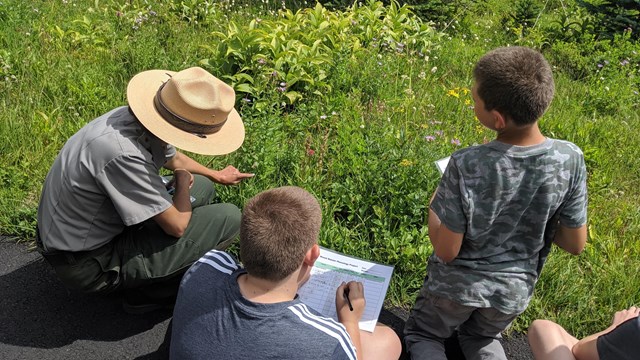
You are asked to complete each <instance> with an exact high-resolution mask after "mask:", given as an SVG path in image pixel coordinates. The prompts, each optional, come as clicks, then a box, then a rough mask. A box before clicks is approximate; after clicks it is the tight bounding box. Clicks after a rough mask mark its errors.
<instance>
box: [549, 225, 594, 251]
mask: <svg viewBox="0 0 640 360" xmlns="http://www.w3.org/2000/svg"><path fill="white" fill-rule="evenodd" d="M553 242H555V243H556V245H558V246H559V247H560V248H562V249H563V250H565V251H567V252H569V253H571V254H573V255H579V254H580V253H581V252H582V250H584V246H585V244H586V243H587V225H582V226H581V227H578V228H570V227H566V226H564V225H562V224H560V225H558V230H557V231H556V235H555V237H554V238H553Z"/></svg>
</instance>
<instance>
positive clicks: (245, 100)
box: [242, 98, 251, 103]
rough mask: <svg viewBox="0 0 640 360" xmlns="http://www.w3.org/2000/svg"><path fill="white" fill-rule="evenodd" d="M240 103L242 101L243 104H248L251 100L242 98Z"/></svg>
mask: <svg viewBox="0 0 640 360" xmlns="http://www.w3.org/2000/svg"><path fill="white" fill-rule="evenodd" d="M242 101H244V102H246V103H250V102H251V99H249V98H242Z"/></svg>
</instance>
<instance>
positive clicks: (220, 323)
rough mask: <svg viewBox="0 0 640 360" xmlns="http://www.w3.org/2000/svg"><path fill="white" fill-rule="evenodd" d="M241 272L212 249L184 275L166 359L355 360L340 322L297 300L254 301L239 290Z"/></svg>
mask: <svg viewBox="0 0 640 360" xmlns="http://www.w3.org/2000/svg"><path fill="white" fill-rule="evenodd" d="M244 273H245V271H244V270H243V269H241V268H239V267H238V265H237V264H236V262H235V261H234V260H233V259H232V258H231V256H229V255H228V254H227V253H225V252H221V251H216V250H212V251H210V252H208V253H207V254H205V256H203V257H202V258H201V259H200V260H198V261H197V262H196V263H195V264H193V265H192V266H191V268H190V269H189V271H187V273H186V274H185V275H184V277H183V279H182V284H181V285H180V291H179V293H178V299H177V301H176V306H175V309H174V311H173V325H172V326H173V329H172V332H171V346H170V349H171V359H178V360H188V359H274V360H276V359H277V360H286V359H291V360H293V359H295V360H306V359H309V360H311V359H353V360H355V359H356V349H355V348H354V347H353V343H352V342H351V338H350V336H349V334H348V333H347V331H346V329H345V328H344V326H342V324H340V323H338V322H336V321H334V320H333V319H330V318H326V317H322V316H320V315H319V314H318V313H316V312H315V311H313V310H312V309H310V308H308V307H307V306H306V305H305V304H303V303H301V302H300V300H298V298H297V297H296V299H294V300H292V301H284V302H279V303H275V304H260V303H255V302H252V301H249V300H247V299H245V298H244V297H243V296H242V294H241V293H240V287H239V286H238V281H237V278H238V276H240V275H242V274H244Z"/></svg>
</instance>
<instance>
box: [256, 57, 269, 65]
mask: <svg viewBox="0 0 640 360" xmlns="http://www.w3.org/2000/svg"><path fill="white" fill-rule="evenodd" d="M266 63H267V60H265V59H263V58H260V59H258V64H260V65H264V64H266Z"/></svg>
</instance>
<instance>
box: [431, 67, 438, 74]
mask: <svg viewBox="0 0 640 360" xmlns="http://www.w3.org/2000/svg"><path fill="white" fill-rule="evenodd" d="M436 71H438V67H437V66H434V67H432V68H431V73H432V74H435V73H436Z"/></svg>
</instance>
